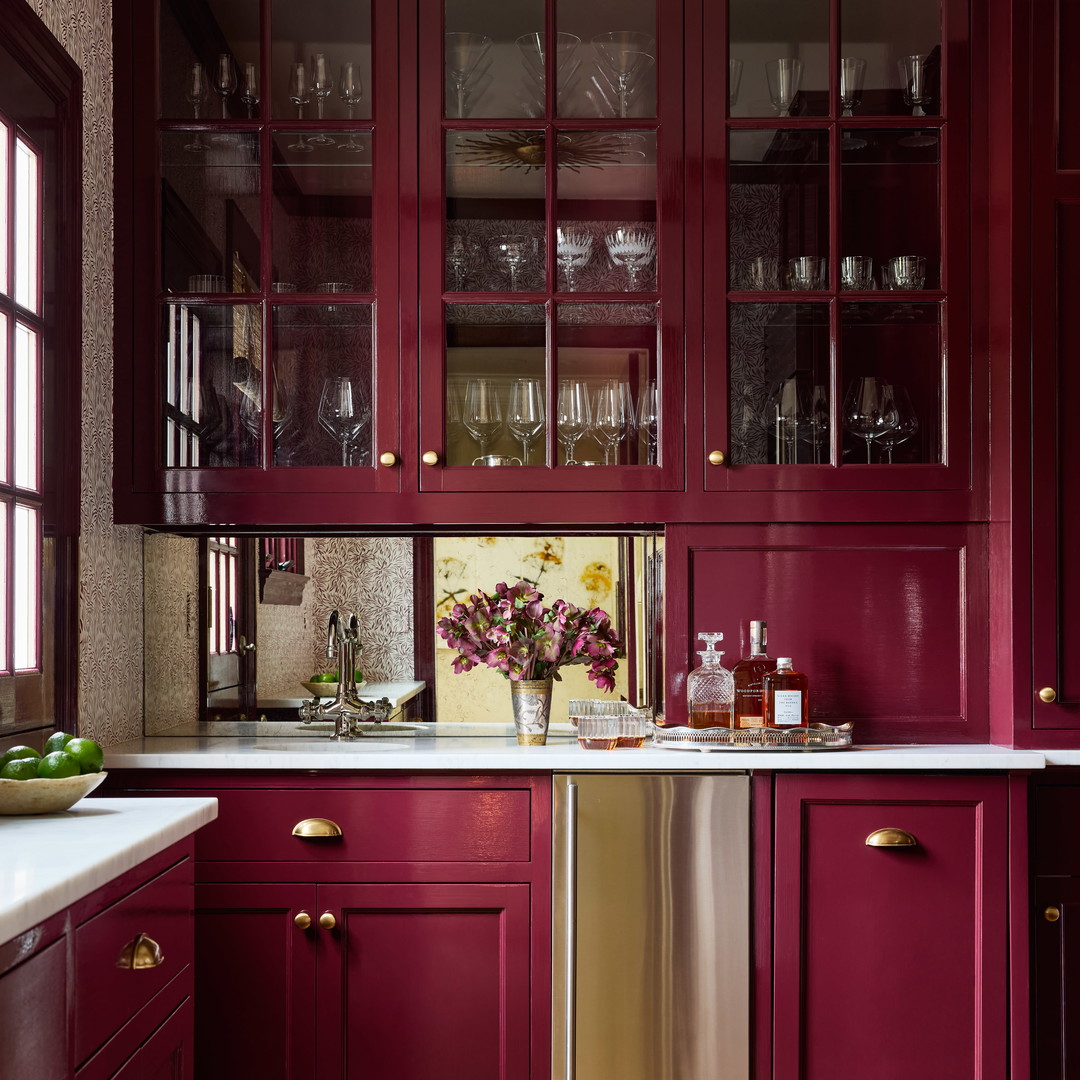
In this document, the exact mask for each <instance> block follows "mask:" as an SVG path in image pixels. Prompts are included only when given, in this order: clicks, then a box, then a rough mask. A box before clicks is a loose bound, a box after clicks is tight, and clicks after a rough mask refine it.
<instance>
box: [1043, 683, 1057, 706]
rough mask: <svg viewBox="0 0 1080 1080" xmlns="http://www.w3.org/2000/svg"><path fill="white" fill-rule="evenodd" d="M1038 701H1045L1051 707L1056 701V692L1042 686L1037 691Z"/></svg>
mask: <svg viewBox="0 0 1080 1080" xmlns="http://www.w3.org/2000/svg"><path fill="white" fill-rule="evenodd" d="M1039 700H1040V701H1045V702H1046V704H1047V705H1051V704H1053V703H1054V702H1055V701H1057V691H1056V690H1055V689H1054V688H1053V687H1052V686H1044V687H1043V688H1042V689H1041V690H1040V691H1039Z"/></svg>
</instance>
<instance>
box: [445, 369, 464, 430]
mask: <svg viewBox="0 0 1080 1080" xmlns="http://www.w3.org/2000/svg"><path fill="white" fill-rule="evenodd" d="M464 411H465V402H464V400H463V394H462V392H461V383H460V382H459V381H458V380H457V379H447V380H446V438H447V441H448V442H449V441H450V440H451V439H456V438H457V437H458V436H459V435H460V434H461V432H462V431H463V430H464V428H465V422H464V420H463V419H462V417H463V415H464Z"/></svg>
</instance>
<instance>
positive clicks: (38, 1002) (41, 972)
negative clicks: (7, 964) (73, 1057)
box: [0, 939, 68, 1080]
mask: <svg viewBox="0 0 1080 1080" xmlns="http://www.w3.org/2000/svg"><path fill="white" fill-rule="evenodd" d="M66 948H67V946H66V942H65V940H64V939H61V940H60V941H56V942H54V943H53V944H52V945H50V946H48V947H47V948H45V949H43V950H42V951H41V952H40V953H38V954H37V955H36V956H31V957H30V959H29V960H25V961H23V963H21V964H19V966H18V967H15V968H12V969H11V971H9V972H8V973H7V974H6V975H4V976H2V977H0V1075H3V1076H5V1077H7V1076H11V1077H13V1078H14V1077H34V1080H65V1078H66V1077H67V1076H68V1022H67V985H68V977H67V953H66Z"/></svg>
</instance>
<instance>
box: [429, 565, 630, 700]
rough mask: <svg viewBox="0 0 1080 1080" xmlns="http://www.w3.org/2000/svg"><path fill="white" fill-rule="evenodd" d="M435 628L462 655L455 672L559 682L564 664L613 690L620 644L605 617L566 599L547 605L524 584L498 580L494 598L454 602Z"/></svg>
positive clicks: (600, 686) (481, 595) (482, 595)
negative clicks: (486, 671)
mask: <svg viewBox="0 0 1080 1080" xmlns="http://www.w3.org/2000/svg"><path fill="white" fill-rule="evenodd" d="M436 629H437V631H438V633H439V636H440V637H443V638H445V639H446V642H447V644H448V645H450V646H451V647H452V648H454V649H457V651H458V655H457V657H456V658H455V659H454V671H456V672H462V671H471V670H472V669H473V668H474V667H476V666H477V665H478V664H486V665H487V666H488V667H491V668H497V669H498V670H499V671H501V672H502V673H503V674H504V675H505V676H506V677H507V678H509V679H513V680H515V681H516V680H519V679H560V681H561V676H560V675H559V668H561V667H562V666H563V665H564V664H588V665H589V678H590V679H591V680H592V681H593V682H594V683H596V688H597V689H598V690H613V689H614V688H615V669H616V668H617V667H618V666H619V665H618V658H619V657H620V656H622V643H621V642H620V641H619V635H618V634H617V633H616V632H615V630H614V628H613V627H612V625H611V619H610V618H609V617H608V615H607V613H606V612H604V611H601V610H600V609H599V608H593V609H592V610H590V611H584V610H582V609H581V608H577V607H574V606H573V604H568V603H567V602H566V601H565V600H556V601H555V602H554V603H553V604H552V605H551V607H544V594H543V593H540V592H537V591H536V589H534V588H533V587H532V586H531V585H530V584H529V583H528V582H525V581H519V582H518V583H517V584H516V585H515V586H513V588H507V586H506V583H505V582H500V583H499V584H498V585H496V586H495V595H494V596H489V595H488V594H487V593H485V592H481V593H479V594H478V595H476V596H470V597H469V602H468V603H467V604H455V605H454V608H453V610H452V611H451V612H450V614H449V615H448V616H447V617H446V618H445V619H440V620H439V622H438V625H437V627H436Z"/></svg>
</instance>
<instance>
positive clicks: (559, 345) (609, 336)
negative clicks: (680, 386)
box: [555, 304, 660, 465]
mask: <svg viewBox="0 0 1080 1080" xmlns="http://www.w3.org/2000/svg"><path fill="white" fill-rule="evenodd" d="M657 308H658V305H656V304H560V305H559V307H558V312H557V316H558V329H557V334H556V354H555V368H556V373H557V381H556V384H555V386H556V389H555V397H556V400H555V423H556V432H557V434H558V438H559V451H558V461H559V463H560V464H562V465H605V464H606V465H648V464H656V463H657V447H658V445H659V434H660V433H659V430H658V424H659V409H658V407H657V406H658V402H657V387H658V386H659V385H660V383H659V381H658V370H659V365H658V350H659V340H658V333H657V322H658V310H657Z"/></svg>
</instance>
